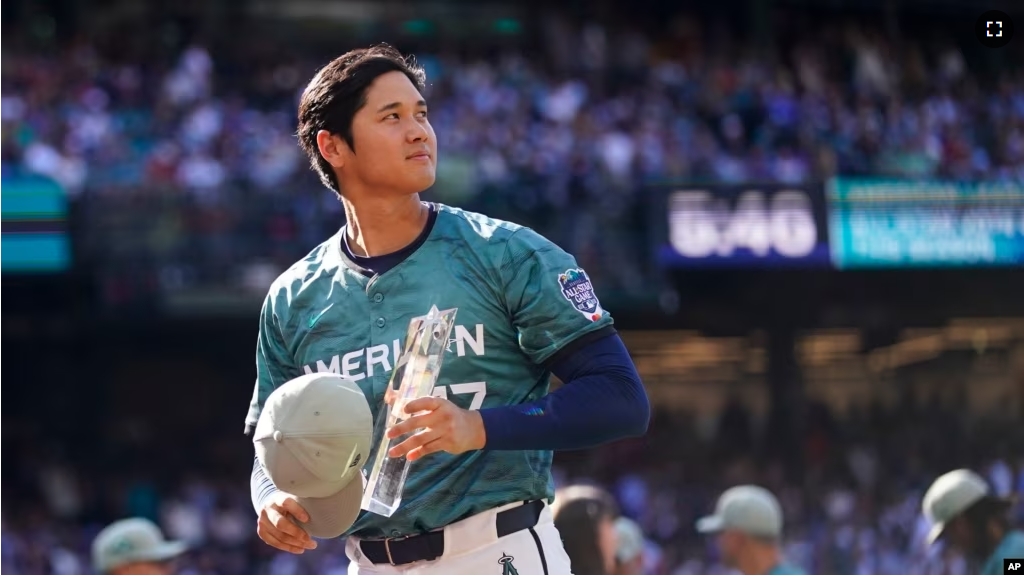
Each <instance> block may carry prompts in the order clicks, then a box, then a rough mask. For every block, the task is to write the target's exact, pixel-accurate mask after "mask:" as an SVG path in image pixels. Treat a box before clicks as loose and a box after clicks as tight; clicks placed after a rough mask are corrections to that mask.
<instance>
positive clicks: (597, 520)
mask: <svg viewBox="0 0 1024 576" xmlns="http://www.w3.org/2000/svg"><path fill="white" fill-rule="evenodd" d="M552 514H553V515H554V520H555V527H556V528H558V533H559V534H560V535H561V536H562V542H563V544H564V546H565V551H566V553H567V554H568V555H569V561H570V563H571V565H572V572H573V574H615V553H616V550H618V546H619V543H618V534H617V533H616V531H615V519H616V518H617V517H618V515H619V507H618V505H617V504H616V503H615V499H614V498H613V497H612V495H611V494H609V493H608V492H606V491H605V490H602V489H600V488H598V487H596V486H591V485H587V484H577V485H572V486H566V487H564V488H561V489H559V490H558V491H557V492H556V493H555V503H554V506H552Z"/></svg>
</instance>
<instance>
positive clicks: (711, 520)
mask: <svg viewBox="0 0 1024 576" xmlns="http://www.w3.org/2000/svg"><path fill="white" fill-rule="evenodd" d="M697 531H698V532H701V533H704V534H717V541H718V548H719V550H720V552H721V554H722V561H723V562H724V563H725V564H726V565H727V566H729V567H730V568H735V569H737V570H739V571H740V572H743V573H744V574H803V572H801V571H800V570H797V569H796V568H795V567H794V566H791V565H789V564H787V563H785V562H784V561H783V558H782V550H781V549H780V544H781V542H780V541H781V539H782V507H781V506H779V501H778V500H776V499H775V496H774V495H773V494H772V493H771V492H769V491H768V490H765V489H764V488H761V487H760V486H750V485H746V486H735V487H733V488H730V489H728V490H726V491H725V492H723V493H722V495H721V496H720V497H719V498H718V503H717V504H716V505H715V513H714V514H712V515H711V516H705V517H704V518H701V519H700V520H698V521H697Z"/></svg>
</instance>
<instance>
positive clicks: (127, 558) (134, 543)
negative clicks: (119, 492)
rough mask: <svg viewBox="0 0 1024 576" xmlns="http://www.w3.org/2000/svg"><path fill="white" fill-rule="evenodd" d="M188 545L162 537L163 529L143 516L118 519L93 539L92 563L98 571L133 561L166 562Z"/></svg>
mask: <svg viewBox="0 0 1024 576" xmlns="http://www.w3.org/2000/svg"><path fill="white" fill-rule="evenodd" d="M187 548H188V546H187V545H186V544H185V543H184V542H173V541H167V540H165V539H164V535H163V532H161V531H160V528H158V527H157V525H156V524H154V523H153V522H151V521H149V520H147V519H145V518H128V519H125V520H118V521H117V522H114V523H113V524H111V525H109V526H107V527H106V528H104V529H103V530H101V531H100V533H99V534H97V535H96V538H95V539H93V541H92V564H93V568H95V569H96V571H97V572H98V573H100V574H107V573H109V572H110V571H112V570H114V569H115V568H117V567H118V566H124V565H125V564H132V563H135V562H166V561H168V560H171V559H173V558H175V557H177V556H180V555H181V554H182V553H183V552H185V550H186V549H187Z"/></svg>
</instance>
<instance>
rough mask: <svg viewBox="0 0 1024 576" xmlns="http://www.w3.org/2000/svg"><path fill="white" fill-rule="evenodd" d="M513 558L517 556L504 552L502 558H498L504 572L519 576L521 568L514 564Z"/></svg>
mask: <svg viewBox="0 0 1024 576" xmlns="http://www.w3.org/2000/svg"><path fill="white" fill-rule="evenodd" d="M513 560H515V558H513V557H511V556H509V555H508V554H505V553H504V552H502V553H501V558H498V564H501V568H502V571H501V573H502V574H515V575H516V576H519V570H516V567H515V566H513V565H512V561H513Z"/></svg>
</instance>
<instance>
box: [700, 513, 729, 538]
mask: <svg viewBox="0 0 1024 576" xmlns="http://www.w3.org/2000/svg"><path fill="white" fill-rule="evenodd" d="M724 527H725V522H724V521H723V520H722V517H721V516H705V517H703V518H701V519H700V520H697V532H700V533H701V534H711V533H713V532H721V531H722V528H724Z"/></svg>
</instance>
